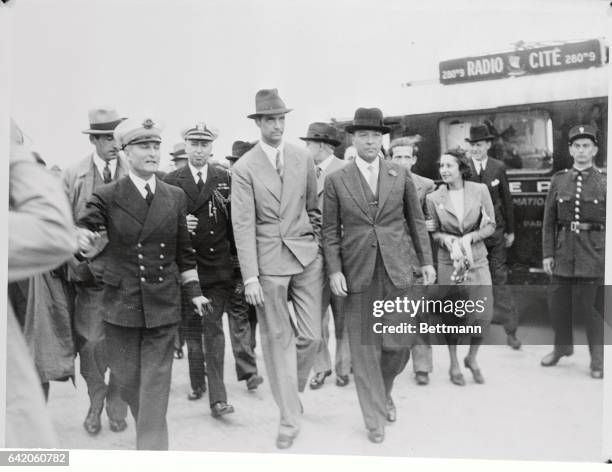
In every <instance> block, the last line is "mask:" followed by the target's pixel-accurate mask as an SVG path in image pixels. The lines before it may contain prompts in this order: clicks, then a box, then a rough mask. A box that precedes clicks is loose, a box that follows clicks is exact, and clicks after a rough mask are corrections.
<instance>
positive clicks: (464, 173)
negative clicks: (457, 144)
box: [438, 148, 472, 180]
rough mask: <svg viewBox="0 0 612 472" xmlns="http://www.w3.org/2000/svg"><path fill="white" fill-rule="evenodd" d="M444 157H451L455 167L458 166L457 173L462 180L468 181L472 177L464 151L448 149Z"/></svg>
mask: <svg viewBox="0 0 612 472" xmlns="http://www.w3.org/2000/svg"><path fill="white" fill-rule="evenodd" d="M442 155H443V156H444V155H448V156H453V157H454V158H455V161H456V162H457V165H458V166H459V173H460V174H461V178H462V179H463V180H469V179H470V177H472V169H471V168H470V164H469V161H468V159H467V157H466V155H465V151H464V150H463V149H461V148H454V149H449V150H448V151H446V152H445V153H444V154H442ZM438 167H440V160H439V159H438Z"/></svg>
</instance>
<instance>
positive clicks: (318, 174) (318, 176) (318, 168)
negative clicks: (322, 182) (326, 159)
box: [317, 166, 323, 179]
mask: <svg viewBox="0 0 612 472" xmlns="http://www.w3.org/2000/svg"><path fill="white" fill-rule="evenodd" d="M321 172H323V169H321V168H320V167H319V166H317V179H318V178H320V177H321Z"/></svg>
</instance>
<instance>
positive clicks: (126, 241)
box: [77, 118, 208, 450]
mask: <svg viewBox="0 0 612 472" xmlns="http://www.w3.org/2000/svg"><path fill="white" fill-rule="evenodd" d="M114 136H115V139H116V140H117V144H118V146H119V147H120V148H121V149H123V150H124V152H125V155H126V158H127V161H128V163H129V166H130V172H129V174H128V176H127V177H124V178H122V179H119V180H117V181H116V182H113V183H111V184H109V185H106V186H103V187H101V188H100V189H98V190H97V191H95V192H94V193H93V195H92V197H91V199H90V200H89V202H88V203H87V207H86V209H85V212H84V214H83V215H82V216H81V218H80V219H79V221H78V222H77V224H78V225H79V226H81V227H83V228H86V229H85V230H83V232H82V234H81V237H80V238H79V246H80V249H81V253H82V254H83V255H84V256H85V257H87V258H92V257H95V256H98V257H99V258H100V259H102V260H103V261H104V272H103V274H102V282H103V284H104V288H103V293H102V304H103V306H104V310H103V312H102V316H103V319H104V328H105V333H106V340H107V346H108V352H109V365H110V368H111V371H112V372H114V374H115V376H116V379H117V382H118V384H119V387H120V391H121V396H122V397H123V399H124V400H125V401H126V402H127V403H128V405H129V406H130V409H131V411H132V415H133V416H134V418H135V420H136V445H137V448H138V449H158V450H166V449H168V426H167V423H166V411H167V408H168V396H169V394H170V381H171V374H172V354H173V350H174V338H175V336H176V330H177V326H178V323H179V321H180V319H181V288H182V290H183V295H184V296H185V297H186V298H187V299H189V300H191V301H192V302H193V304H194V305H195V308H196V309H197V310H198V312H199V313H200V314H202V315H203V313H204V310H205V307H206V306H207V303H208V300H206V298H204V297H203V296H202V293H201V291H200V284H199V280H198V274H197V270H196V261H195V256H194V253H193V249H192V246H191V241H190V239H189V233H188V230H187V222H186V201H185V194H184V193H183V192H182V191H181V190H180V189H177V188H176V187H173V186H172V185H168V184H166V183H164V182H162V181H161V180H159V179H158V178H157V177H156V175H155V172H156V171H157V169H158V167H159V159H160V152H159V143H160V142H161V127H160V126H159V125H158V124H157V123H156V122H155V121H153V120H152V119H150V118H145V119H143V120H135V119H128V120H125V121H123V122H122V123H121V124H120V125H119V126H117V128H116V129H115V132H114Z"/></svg>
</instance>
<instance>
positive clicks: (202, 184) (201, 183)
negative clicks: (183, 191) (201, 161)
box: [196, 172, 204, 192]
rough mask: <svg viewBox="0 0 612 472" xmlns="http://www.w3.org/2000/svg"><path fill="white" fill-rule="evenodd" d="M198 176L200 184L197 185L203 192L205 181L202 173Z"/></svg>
mask: <svg viewBox="0 0 612 472" xmlns="http://www.w3.org/2000/svg"><path fill="white" fill-rule="evenodd" d="M197 176H198V182H197V184H196V185H197V186H198V190H199V191H200V192H201V191H202V187H204V181H203V180H202V172H198V173H197Z"/></svg>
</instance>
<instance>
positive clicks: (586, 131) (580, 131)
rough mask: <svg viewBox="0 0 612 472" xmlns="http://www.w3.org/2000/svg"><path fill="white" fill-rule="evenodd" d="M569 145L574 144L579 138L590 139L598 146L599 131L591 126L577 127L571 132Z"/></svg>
mask: <svg viewBox="0 0 612 472" xmlns="http://www.w3.org/2000/svg"><path fill="white" fill-rule="evenodd" d="M568 136H569V143H570V144H572V143H573V142H574V140H576V139H578V138H589V139H590V140H591V141H593V143H594V144H595V145H597V129H596V128H595V127H594V126H591V125H576V126H573V127H572V128H571V129H570V130H569V134H568Z"/></svg>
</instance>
